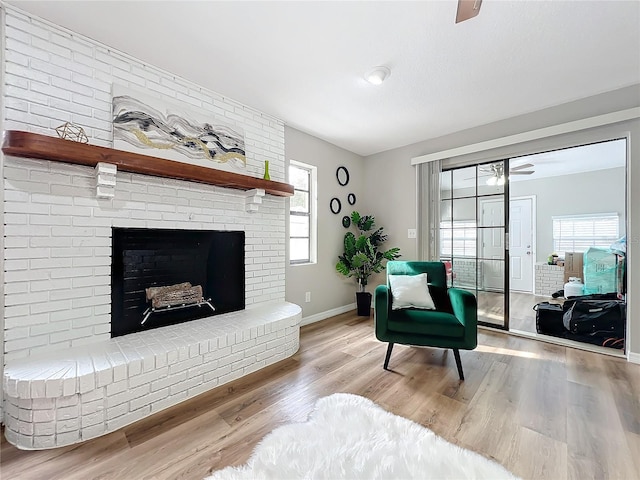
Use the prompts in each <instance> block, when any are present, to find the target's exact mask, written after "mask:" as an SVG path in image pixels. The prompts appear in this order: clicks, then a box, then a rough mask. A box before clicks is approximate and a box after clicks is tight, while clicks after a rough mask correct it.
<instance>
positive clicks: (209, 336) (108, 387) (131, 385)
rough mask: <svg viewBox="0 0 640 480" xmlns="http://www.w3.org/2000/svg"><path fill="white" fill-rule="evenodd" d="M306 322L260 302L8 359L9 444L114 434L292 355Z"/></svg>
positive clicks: (37, 445)
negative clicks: (175, 323)
mask: <svg viewBox="0 0 640 480" xmlns="http://www.w3.org/2000/svg"><path fill="white" fill-rule="evenodd" d="M301 319H302V309H301V308H300V307H299V306H298V305H295V304H292V303H289V302H271V303H263V304H260V305H258V306H255V307H251V308H248V309H246V310H242V311H239V312H232V313H228V314H223V315H216V316H214V317H208V318H203V319H200V320H194V321H191V322H188V323H181V324H178V325H170V326H166V327H162V328H157V329H155V330H150V331H146V332H139V333H134V334H130V335H125V336H123V337H117V338H113V339H110V340H107V341H104V342H99V343H94V344H91V345H87V346H83V347H76V348H71V349H67V350H64V351H60V352H55V353H50V354H46V355H44V354H43V355H41V356H38V357H30V358H28V359H21V360H15V361H13V362H9V363H8V364H7V365H6V367H5V369H4V378H3V386H4V392H5V412H4V421H5V437H6V438H7V440H8V441H9V442H10V443H12V444H13V445H15V446H16V447H18V448H21V449H25V450H32V449H33V450H39V449H46V448H54V447H61V446H65V445H71V444H73V443H77V442H81V441H85V440H88V439H90V438H94V437H98V436H100V435H104V434H107V433H110V432H113V431H114V430H117V429H119V428H121V427H123V426H125V425H128V424H130V423H133V422H135V421H137V420H140V419H142V418H144V417H146V416H148V415H151V414H153V413H156V412H158V411H160V410H163V409H165V408H167V407H170V406H172V405H175V404H177V403H179V402H181V401H184V400H186V399H188V398H191V397H194V396H196V395H199V394H201V393H203V392H205V391H207V390H209V389H211V388H214V387H216V386H218V385H222V384H224V383H227V382H230V381H232V380H234V379H236V378H240V377H242V376H243V375H247V374H249V373H251V372H254V371H256V370H259V369H261V368H263V367H265V366H267V365H271V364H273V363H276V362H278V361H280V360H282V359H285V358H287V357H290V356H291V355H293V354H294V353H295V352H296V351H297V350H298V348H299V340H300V321H301Z"/></svg>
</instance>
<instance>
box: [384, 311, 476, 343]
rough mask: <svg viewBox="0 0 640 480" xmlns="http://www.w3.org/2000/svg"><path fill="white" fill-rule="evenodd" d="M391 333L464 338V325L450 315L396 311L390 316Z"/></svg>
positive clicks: (444, 313) (389, 327)
mask: <svg viewBox="0 0 640 480" xmlns="http://www.w3.org/2000/svg"><path fill="white" fill-rule="evenodd" d="M387 327H388V329H389V330H390V331H395V332H403V333H413V334H416V335H433V336H438V337H453V338H461V337H464V325H462V323H460V321H459V320H458V319H457V318H456V317H455V316H453V315H452V314H450V313H446V312H438V311H425V310H416V309H405V310H395V311H394V312H393V313H392V314H390V315H389V320H388V323H387Z"/></svg>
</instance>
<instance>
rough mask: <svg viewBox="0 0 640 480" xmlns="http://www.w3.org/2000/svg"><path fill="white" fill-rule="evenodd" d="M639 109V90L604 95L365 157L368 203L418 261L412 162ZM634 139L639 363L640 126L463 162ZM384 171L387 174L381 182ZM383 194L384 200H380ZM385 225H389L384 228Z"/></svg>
mask: <svg viewBox="0 0 640 480" xmlns="http://www.w3.org/2000/svg"><path fill="white" fill-rule="evenodd" d="M637 106H640V85H632V86H629V87H626V88H622V89H619V90H615V91H612V92H607V93H603V94H600V95H596V96H594V97H589V98H586V99H582V100H577V101H575V102H570V103H567V104H564V105H559V106H556V107H551V108H546V109H544V110H540V111H537V112H533V113H530V114H527V115H522V116H518V117H514V118H511V119H507V120H503V121H500V122H495V123H491V124H487V125H483V126H480V127H477V128H472V129H468V130H464V131H460V132H457V133H454V134H451V135H447V136H444V137H440V138H436V139H433V140H427V141H424V142H420V143H416V144H412V145H408V146H406V147H402V148H398V149H394V150H389V151H387V152H382V153H379V154H377V155H372V156H369V157H366V158H365V162H366V171H365V178H366V179H367V183H370V184H372V185H376V189H375V190H373V189H372V190H367V195H366V203H367V205H368V206H369V207H370V209H371V210H372V211H375V212H376V214H377V216H378V218H380V220H381V221H382V222H383V224H385V226H387V227H389V231H390V233H392V234H393V235H394V236H395V237H396V238H397V239H398V240H397V243H398V244H399V246H401V247H402V248H403V258H404V259H416V258H418V252H419V250H418V248H417V246H418V245H417V241H413V240H406V238H404V237H406V229H407V228H412V227H414V226H415V217H416V214H417V208H416V206H417V201H416V196H417V193H416V186H415V180H414V178H415V175H416V174H415V170H416V167H413V166H411V163H410V162H411V158H412V157H417V156H420V155H425V154H428V153H433V152H438V151H441V150H446V149H449V148H455V147H461V146H465V145H471V144H474V143H477V142H481V141H486V140H491V139H495V138H500V137H503V136H507V135H513V134H516V133H521V132H527V131H531V130H535V129H538V128H543V127H548V126H551V125H557V124H561V123H565V122H570V121H573V120H578V119H582V118H588V117H593V116H596V115H601V114H604V113H608V112H615V111H619V110H624V109H627V108H631V107H637ZM626 135H629V138H630V139H631V142H630V144H629V153H630V157H629V162H630V163H629V168H628V171H627V186H628V191H629V201H628V205H629V206H630V211H629V212H628V214H629V217H628V219H627V226H628V228H627V240H628V249H629V252H628V259H627V261H628V263H627V265H628V270H627V271H628V279H627V281H628V291H629V297H628V302H629V305H628V312H629V314H628V316H629V318H630V325H629V331H628V335H627V338H628V340H629V342H628V344H629V349H630V351H631V352H632V353H631V357H632V358H633V359H634V361H637V362H638V363H640V277H638V279H637V280H636V279H635V277H634V274H633V272H639V271H640V253H635V254H634V252H635V250H637V249H638V245H640V209H638V208H635V209H632V208H631V207H632V206H633V205H640V189H637V188H630V187H631V186H633V185H638V182H640V179H639V177H640V121H638V120H634V121H627V122H623V123H620V124H617V125H612V126H610V127H607V128H604V127H602V128H599V129H592V130H588V131H583V132H579V133H577V134H574V135H565V136H559V137H554V138H547V139H544V140H541V141H536V142H529V143H527V144H525V145H514V146H512V147H508V148H503V149H496V150H492V151H489V152H482V153H479V154H473V155H468V156H466V157H465V158H464V159H463V160H469V161H471V160H478V161H492V160H498V159H501V158H508V157H512V156H517V155H524V154H528V153H535V152H540V151H544V150H548V149H550V148H551V149H552V148H561V147H566V146H575V145H580V144H585V143H589V142H592V141H601V140H604V139H610V138H620V136H626ZM381 172H384V178H382V175H381ZM380 191H384V192H385V195H380ZM385 222H386V223H385Z"/></svg>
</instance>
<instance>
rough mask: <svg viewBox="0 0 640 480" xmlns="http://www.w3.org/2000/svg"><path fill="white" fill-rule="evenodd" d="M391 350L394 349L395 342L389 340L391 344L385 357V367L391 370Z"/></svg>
mask: <svg viewBox="0 0 640 480" xmlns="http://www.w3.org/2000/svg"><path fill="white" fill-rule="evenodd" d="M391 350H393V343H391V342H389V346H388V347H387V356H386V357H384V367H383V368H384V369H385V370H389V369H388V368H387V367H388V366H389V359H390V358H391Z"/></svg>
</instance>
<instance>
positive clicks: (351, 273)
mask: <svg viewBox="0 0 640 480" xmlns="http://www.w3.org/2000/svg"><path fill="white" fill-rule="evenodd" d="M351 225H352V226H354V227H356V228H357V229H358V236H357V237H356V235H354V234H353V232H347V233H345V235H344V253H343V254H342V255H339V256H338V263H337V264H336V270H337V271H338V272H340V273H341V274H343V275H345V276H347V277H356V280H357V282H358V286H359V290H358V292H356V301H357V305H358V315H366V316H369V315H370V314H371V293H369V292H367V291H365V287H366V286H367V283H368V280H369V277H370V276H371V275H372V274H373V273H379V272H381V271H382V270H384V268H385V264H386V261H387V260H393V259H395V258H398V257H399V256H400V249H399V248H397V247H394V248H390V249H389V250H382V249H381V248H380V245H381V244H382V243H384V242H385V241H386V240H387V235H384V234H383V233H382V230H383V228H382V227H380V228H378V229H377V230H373V227H374V225H375V218H374V217H373V216H371V215H364V216H360V214H359V213H358V212H355V211H354V212H352V213H351Z"/></svg>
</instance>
